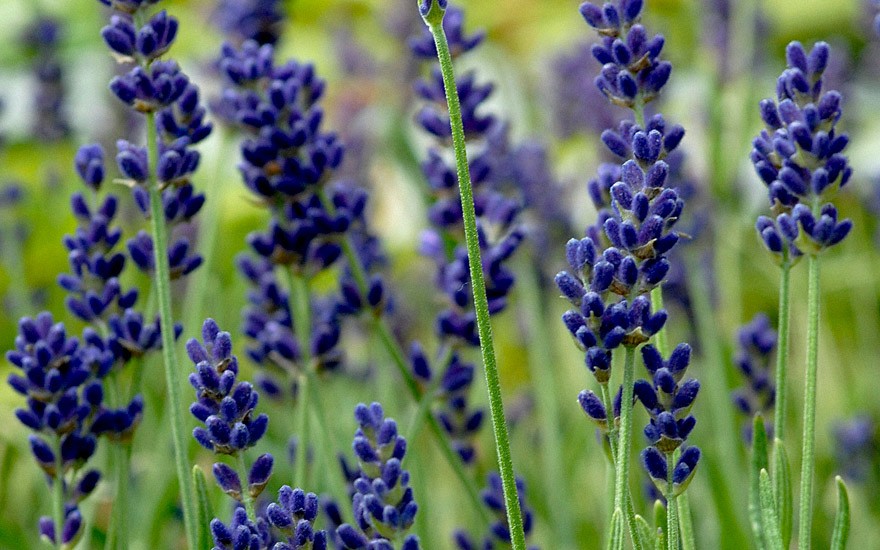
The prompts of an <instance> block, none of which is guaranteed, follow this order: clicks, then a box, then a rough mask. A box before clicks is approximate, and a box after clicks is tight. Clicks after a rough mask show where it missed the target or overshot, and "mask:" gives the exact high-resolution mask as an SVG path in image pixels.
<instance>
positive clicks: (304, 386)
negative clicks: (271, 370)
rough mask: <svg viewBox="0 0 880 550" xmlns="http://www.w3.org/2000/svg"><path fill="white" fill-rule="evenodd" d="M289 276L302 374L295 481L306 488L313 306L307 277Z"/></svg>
mask: <svg viewBox="0 0 880 550" xmlns="http://www.w3.org/2000/svg"><path fill="white" fill-rule="evenodd" d="M287 271H288V273H289V274H290V279H289V282H290V310H291V311H290V314H291V315H292V316H293V325H294V326H293V328H294V333H295V334H296V338H297V341H298V342H299V356H300V368H302V369H303V372H301V373H300V374H299V376H298V377H297V401H298V402H299V403H298V406H297V409H298V411H299V412H298V416H297V420H298V424H297V426H298V428H297V434H296V435H297V445H296V459H295V460H294V463H295V473H294V480H295V482H296V483H297V484H298V485H299V486H300V487H307V484H306V479H305V478H306V475H307V472H308V465H307V464H306V463H307V462H308V454H309V450H308V446H309V392H310V384H309V382H311V380H310V377H309V375H308V372H309V371H310V370H311V369H312V353H311V342H310V338H309V334H310V333H311V330H312V305H311V299H310V296H309V281H308V280H307V279H306V277H305V276H304V275H301V274H297V273H293V269H287Z"/></svg>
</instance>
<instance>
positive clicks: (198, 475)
mask: <svg viewBox="0 0 880 550" xmlns="http://www.w3.org/2000/svg"><path fill="white" fill-rule="evenodd" d="M192 478H193V485H195V489H196V498H197V499H198V507H197V509H196V541H197V543H198V546H197V547H196V548H208V547H209V546H210V543H209V541H208V525H209V524H210V523H211V520H212V519H213V518H214V510H213V508H212V507H211V501H210V500H209V499H208V482H207V480H206V479H205V472H203V471H202V469H201V468H200V467H198V466H193V470H192Z"/></svg>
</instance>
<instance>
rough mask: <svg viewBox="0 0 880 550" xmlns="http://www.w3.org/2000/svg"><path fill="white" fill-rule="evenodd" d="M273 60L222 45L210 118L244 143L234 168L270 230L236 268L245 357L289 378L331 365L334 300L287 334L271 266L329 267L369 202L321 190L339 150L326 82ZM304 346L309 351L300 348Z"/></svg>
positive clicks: (275, 386) (306, 271)
mask: <svg viewBox="0 0 880 550" xmlns="http://www.w3.org/2000/svg"><path fill="white" fill-rule="evenodd" d="M273 56H274V50H273V48H272V46H271V45H263V46H259V45H258V44H257V43H255V42H252V41H250V42H246V43H245V44H244V45H243V46H242V47H241V48H240V49H236V48H234V47H232V46H230V45H225V46H224V47H223V52H222V57H221V61H220V69H221V72H222V74H223V77H224V79H225V89H224V92H223V95H222V97H221V98H220V100H219V101H218V102H217V103H216V105H215V111H216V113H217V115H218V116H220V117H221V118H223V119H224V120H226V121H227V122H229V123H231V124H234V125H235V126H237V127H238V128H240V129H241V130H242V131H243V132H245V134H246V135H247V138H246V139H245V140H244V142H243V143H242V146H241V152H242V162H241V164H240V165H239V169H240V171H241V174H242V176H243V178H244V182H245V185H246V186H247V187H248V189H249V190H250V191H251V192H253V193H254V194H255V195H256V198H257V200H258V201H260V203H262V204H264V205H265V206H266V207H267V208H268V209H269V210H270V212H271V214H272V218H271V221H270V223H269V228H268V230H267V231H265V232H262V233H253V234H251V235H250V236H249V237H248V242H249V244H250V245H251V248H252V249H253V251H254V252H255V253H256V256H255V257H247V258H242V259H240V260H239V267H240V269H241V271H242V273H243V274H244V275H245V276H246V278H247V279H248V280H249V281H250V283H251V285H252V289H251V291H250V293H249V299H248V301H249V304H250V305H249V307H248V309H247V311H246V312H245V323H244V325H245V333H246V334H247V336H248V337H249V338H251V339H252V342H253V344H252V346H251V347H250V348H249V349H248V354H249V355H250V356H251V358H253V359H254V360H255V361H257V362H258V363H259V364H260V365H261V366H265V367H271V368H274V369H276V370H278V371H279V372H284V373H288V375H289V374H291V373H293V372H295V371H296V369H301V368H311V366H309V365H302V364H301V362H302V359H303V358H304V357H307V356H308V357H310V358H311V360H312V362H313V363H314V364H315V366H316V368H318V369H332V368H334V367H335V366H336V365H337V364H338V362H339V358H340V354H339V350H338V348H337V345H338V343H339V336H340V328H339V304H338V302H339V300H337V299H328V300H323V301H321V300H313V301H312V303H311V304H309V308H310V313H311V315H310V317H311V320H312V326H310V327H294V324H293V315H292V313H291V310H290V305H291V303H290V296H289V289H287V290H285V289H283V288H282V286H281V285H280V284H279V282H278V280H277V278H276V275H275V269H274V267H275V266H283V267H284V268H285V269H289V270H292V271H293V272H294V273H296V274H297V275H299V276H302V277H311V276H313V275H314V274H316V273H318V272H320V271H322V270H324V269H327V268H328V267H330V266H331V265H333V264H334V263H335V262H336V261H337V260H338V259H339V258H340V257H341V256H342V253H343V247H342V244H341V243H342V240H343V239H344V238H345V237H346V234H347V232H349V231H350V229H351V228H352V226H353V225H356V224H357V223H359V222H360V221H362V220H363V216H364V210H365V207H366V200H365V196H364V195H362V194H359V193H358V192H357V191H356V190H352V189H349V188H345V187H341V186H330V185H329V184H328V182H329V180H330V179H331V174H332V173H333V171H334V170H335V169H336V168H338V167H339V165H340V163H341V161H342V156H343V151H344V150H343V147H342V144H341V143H339V141H338V140H337V138H336V135H335V134H333V133H331V132H327V131H325V130H323V129H322V127H321V122H322V119H323V111H322V109H321V107H320V106H319V105H318V101H319V100H320V99H321V97H322V95H323V92H324V81H323V80H321V79H320V78H318V77H317V76H316V74H315V70H314V67H313V66H312V65H308V64H300V63H297V62H295V61H290V62H287V63H285V64H281V65H276V64H275V62H274V58H273ZM377 293H378V294H382V290H381V288H380V289H379V290H378V291H377ZM371 294H372V293H371ZM348 300H349V301H351V300H352V298H351V296H349V298H348ZM367 301H372V302H373V303H377V304H378V302H377V301H376V297H375V295H371V296H369V297H362V302H367ZM297 337H299V338H297ZM303 342H308V345H309V349H308V350H303V349H301V347H302V345H303V344H302V343H303ZM261 386H262V387H263V388H264V389H265V390H266V391H267V393H268V394H269V395H277V394H278V392H279V391H280V385H279V383H278V382H275V381H274V380H273V379H272V378H270V377H268V376H267V377H264V378H262V380H261Z"/></svg>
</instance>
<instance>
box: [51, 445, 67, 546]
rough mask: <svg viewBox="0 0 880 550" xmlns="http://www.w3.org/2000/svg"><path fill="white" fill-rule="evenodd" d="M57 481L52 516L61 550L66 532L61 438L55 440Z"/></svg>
mask: <svg viewBox="0 0 880 550" xmlns="http://www.w3.org/2000/svg"><path fill="white" fill-rule="evenodd" d="M53 450H54V451H55V479H54V480H53V481H52V483H53V485H52V516H53V519H54V520H55V548H57V549H58V550H61V549H62V548H64V544H63V543H62V542H61V533H62V531H64V519H65V518H64V457H62V456H61V436H60V435H59V436H57V437H56V438H55V449H53Z"/></svg>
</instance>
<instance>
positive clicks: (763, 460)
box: [749, 413, 770, 550]
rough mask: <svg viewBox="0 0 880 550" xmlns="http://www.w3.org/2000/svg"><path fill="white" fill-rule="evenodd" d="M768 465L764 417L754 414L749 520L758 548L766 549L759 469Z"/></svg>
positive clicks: (766, 467) (764, 468)
mask: <svg viewBox="0 0 880 550" xmlns="http://www.w3.org/2000/svg"><path fill="white" fill-rule="evenodd" d="M769 467H770V465H769V459H768V458H767V430H766V429H765V428H764V417H763V416H761V414H760V413H758V414H756V415H755V418H754V422H753V423H752V460H751V464H750V468H749V520H750V521H751V524H752V535H753V537H754V542H755V546H756V547H757V548H758V550H766V549H767V548H768V546H769V545H768V542H767V541H766V540H765V539H766V536H767V532H766V529H765V526H764V522H763V515H762V513H761V487H760V471H761V470H766V469H768V468H769Z"/></svg>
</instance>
